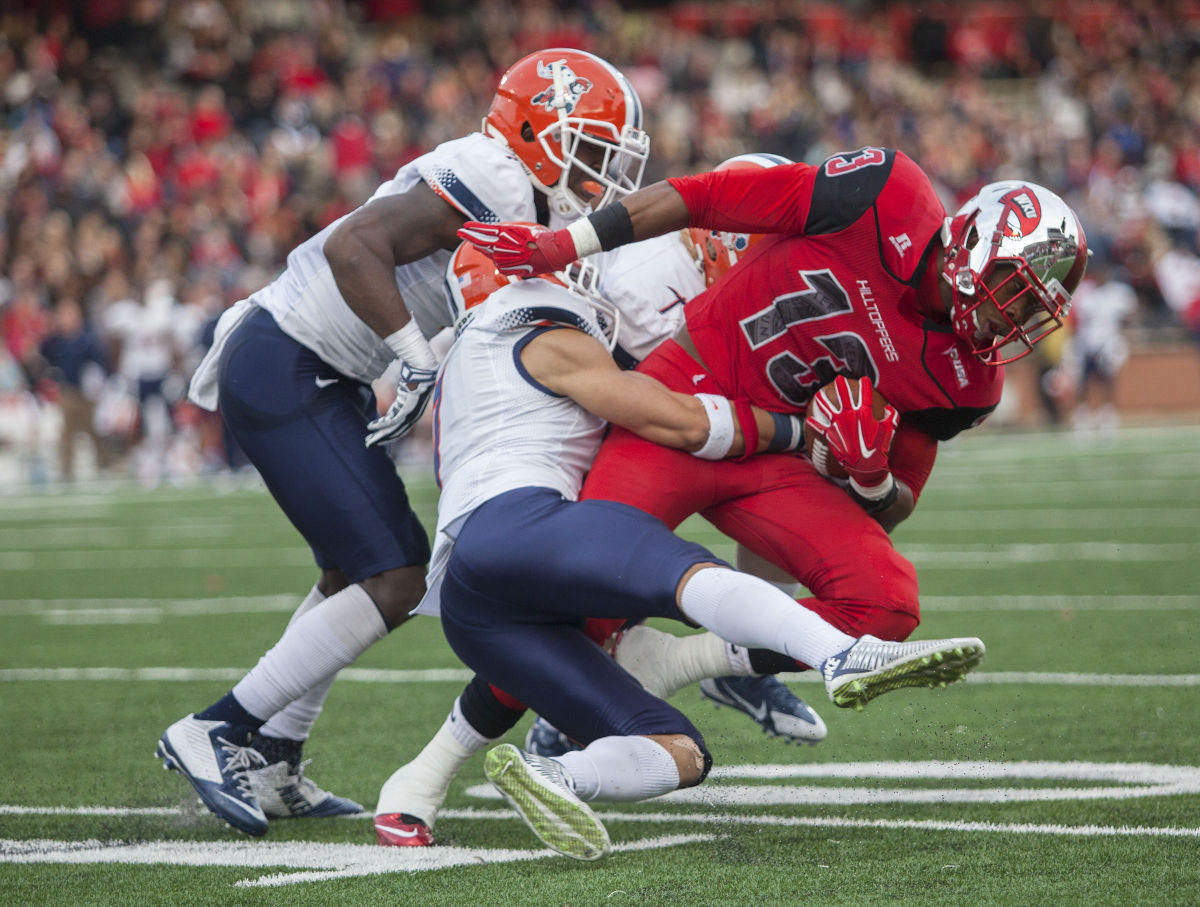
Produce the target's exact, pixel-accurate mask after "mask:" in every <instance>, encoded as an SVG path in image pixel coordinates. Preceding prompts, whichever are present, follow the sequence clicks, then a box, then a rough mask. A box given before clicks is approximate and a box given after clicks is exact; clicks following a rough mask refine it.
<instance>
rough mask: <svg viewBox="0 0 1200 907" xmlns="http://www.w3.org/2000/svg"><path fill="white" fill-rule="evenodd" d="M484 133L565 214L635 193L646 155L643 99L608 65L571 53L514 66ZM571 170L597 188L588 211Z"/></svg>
mask: <svg viewBox="0 0 1200 907" xmlns="http://www.w3.org/2000/svg"><path fill="white" fill-rule="evenodd" d="M483 132H484V133H485V134H486V135H490V136H492V137H493V138H496V139H499V140H500V141H502V142H504V143H505V144H506V145H508V147H509V148H511V149H512V151H513V153H514V154H515V155H516V156H517V158H518V159H520V161H521V163H522V164H524V165H525V169H526V170H527V171H528V172H529V179H530V181H531V182H532V183H533V186H534V188H535V189H537V190H538V191H540V192H542V193H543V194H544V195H545V196H546V198H547V200H548V201H549V202H550V205H551V209H552V210H553V211H555V212H556V213H557V214H560V215H563V216H566V217H571V216H581V215H583V214H586V213H588V211H589V210H591V208H597V209H598V208H601V207H603V206H604V205H607V204H609V203H610V202H612V201H613V200H615V199H616V198H618V197H621V196H624V195H628V194H629V193H630V192H632V191H633V190H635V189H637V188H638V186H640V185H641V182H642V172H643V170H644V169H645V166H646V158H647V157H648V156H649V154H650V139H649V137H648V136H647V135H646V133H645V132H643V131H642V102H641V100H640V99H639V98H638V96H637V92H636V91H634V90H633V86H632V85H631V84H630V83H629V80H628V79H626V78H625V76H624V75H623V74H622V73H621V71H620V70H618V69H617V68H616V67H615V66H613V65H612V64H611V63H608V62H606V61H605V60H602V59H600V58H599V57H597V56H594V55H592V54H589V53H587V52H586V51H582V50H573V49H570V48H560V47H554V48H549V49H547V50H542V51H538V52H537V53H535V54H530V55H529V56H527V57H524V58H523V59H521V60H518V61H517V62H516V63H514V64H513V65H512V67H511V68H509V70H508V72H506V73H505V74H504V76H503V78H501V79H500V85H499V86H498V87H497V88H496V96H495V98H494V99H493V100H492V106H491V109H490V110H488V112H487V116H485V117H484V118H483ZM573 170H575V171H576V172H577V174H578V175H581V176H582V177H583V178H584V180H586V181H589V182H591V183H594V184H596V188H597V189H598V191H597V192H596V193H595V196H596V197H595V198H593V199H591V200H590V207H589V202H585V201H584V200H583V199H581V198H580V197H579V195H577V194H576V193H575V192H574V191H573V190H572V189H571V188H569V186H568V181H569V179H570V177H571V175H572V171H573Z"/></svg>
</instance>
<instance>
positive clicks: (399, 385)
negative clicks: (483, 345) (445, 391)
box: [366, 362, 437, 447]
mask: <svg viewBox="0 0 1200 907" xmlns="http://www.w3.org/2000/svg"><path fill="white" fill-rule="evenodd" d="M436 386H437V369H432V368H413V367H412V366H410V365H409V364H408V363H407V362H406V363H404V364H402V365H401V366H400V375H399V377H398V378H397V379H396V399H395V400H393V401H392V405H391V406H389V407H388V411H387V412H386V413H384V414H383V415H382V416H380V417H379V418H378V419H376V420H374V421H373V422H369V423H368V424H367V431H368V432H369V434H368V435H367V439H366V443H367V447H374V446H375V445H376V444H386V443H387V442H388V441H395V440H397V439H399V438H403V437H404V436H405V435H407V434H408V433H409V432H410V431H412V430H413V426H415V425H416V424H417V423H418V422H419V421H421V415H422V414H423V413H424V412H425V407H426V406H428V405H429V398H430V397H432V396H433V389H434V387H436Z"/></svg>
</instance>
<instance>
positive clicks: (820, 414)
mask: <svg viewBox="0 0 1200 907" xmlns="http://www.w3.org/2000/svg"><path fill="white" fill-rule="evenodd" d="M833 389H834V393H833V394H832V395H831V396H832V397H833V399H832V400H830V399H829V398H828V397H827V396H826V394H824V393H818V394H816V395H815V396H814V397H813V407H812V410H811V412H810V414H809V416H808V418H807V419H806V420H805V425H806V426H808V428H809V429H810V430H811V431H814V432H816V433H818V434H820V435H822V436H823V437H824V438H825V442H826V443H827V444H828V445H829V451H830V453H832V454H833V456H834V458H835V459H837V461H838V462H839V463H841V464H842V466H843V467H845V469H846V472H847V473H848V474H849V476H850V478H851V479H852V480H853V481H855V482H856V483H857V484H858V485H859V486H860V487H862V488H877V487H879V485H880V484H882V483H883V482H886V481H887V480H888V476H889V475H890V474H891V470H890V469H889V467H888V452H889V451H890V450H891V447H892V438H893V437H894V436H895V434H896V426H897V425H899V423H900V415H899V413H897V412H896V410H895V408H894V407H892V406H891V405H890V404H888V405H885V406H884V408H883V415H882V416H881V417H880V418H878V419H877V418H876V417H875V413H874V411H873V408H874V389H873V388H872V386H871V379H870V378H860V379H859V380H858V386H857V388H855V387H852V386H851V385H850V382H849V381H847V380H846V378H845V377H843V376H842V375H838V377H837V378H836V379H835V380H834V383H833ZM856 391H857V393H856Z"/></svg>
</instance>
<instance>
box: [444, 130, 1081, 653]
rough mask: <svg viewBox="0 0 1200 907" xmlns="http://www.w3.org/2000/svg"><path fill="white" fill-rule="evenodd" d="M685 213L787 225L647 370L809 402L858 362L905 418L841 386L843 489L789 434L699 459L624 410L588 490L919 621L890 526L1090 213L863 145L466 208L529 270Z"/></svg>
mask: <svg viewBox="0 0 1200 907" xmlns="http://www.w3.org/2000/svg"><path fill="white" fill-rule="evenodd" d="M688 225H691V226H699V227H706V228H710V229H718V230H729V231H738V232H746V233H777V234H780V235H778V236H775V237H773V238H771V239H769V240H766V241H764V242H762V243H760V244H759V245H758V246H757V247H755V248H754V249H753V250H752V251H751V252H750V253H749V254H747V255H746V256H745V257H744V258H743V259H742V260H741V261H740V262H739V263H738V264H737V265H736V266H734V267H733V268H732V269H731V270H730V271H729V272H728V274H726V275H725V277H724V278H723V279H722V280H720V281H719V282H718V283H716V284H715V285H714V286H713V287H712V288H710V289H709V290H708V291H707V292H706V293H705V294H703V295H701V296H700V297H698V298H696V299H695V300H693V301H692V302H690V303H689V304H688V306H687V308H686V310H685V323H684V326H683V327H682V328H681V329H680V331H679V333H678V334H677V335H676V336H675V338H674V341H668V342H666V343H664V344H662V345H661V346H660V347H659V348H658V349H657V350H656V351H655V352H654V353H653V354H651V355H650V356H649V357H647V358H646V360H644V361H643V362H642V364H641V365H640V366H639V368H640V369H641V370H642V371H644V372H646V373H647V374H650V375H653V376H654V377H656V378H658V379H659V380H660V381H662V382H663V383H664V384H666V385H667V386H668V387H670V388H672V389H675V390H681V389H688V390H690V391H693V392H695V391H701V392H710V393H720V394H724V395H726V396H728V397H729V398H730V399H731V400H734V401H737V402H738V403H739V404H741V405H742V406H745V405H746V404H751V403H752V404H755V405H757V406H759V407H762V408H763V409H767V410H771V411H776V412H780V413H800V412H804V411H805V409H806V407H807V405H808V402H809V400H810V399H811V398H812V395H813V393H814V392H815V391H816V390H817V389H818V388H820V387H822V386H824V385H826V384H829V383H830V382H831V381H833V380H834V379H835V378H836V377H837V376H839V375H842V376H846V377H853V378H860V379H865V382H869V384H870V385H871V386H872V387H873V388H876V389H878V392H879V393H880V394H882V395H883V396H884V397H885V398H886V400H887V401H888V402H889V403H890V404H891V407H893V408H894V409H895V410H896V411H897V412H898V413H899V417H900V418H899V422H898V425H897V424H895V423H894V422H893V421H892V420H891V419H890V418H887V417H885V419H884V420H882V421H881V420H877V419H876V418H875V416H874V414H873V413H872V406H871V400H870V395H869V394H867V393H864V394H863V395H862V397H861V398H860V399H859V400H857V401H855V400H852V399H846V400H844V401H842V402H843V406H842V413H841V414H840V416H839V419H840V420H841V422H842V424H841V425H840V426H839V427H840V428H841V429H842V430H841V431H840V432H837V433H831V435H830V438H831V442H832V438H833V436H835V435H836V437H838V438H842V439H846V440H847V443H844V444H840V445H839V444H833V443H831V449H832V452H833V454H834V456H836V457H837V459H838V460H839V462H840V463H841V464H842V465H843V466H844V467H845V469H846V471H847V473H848V475H849V479H848V482H846V483H845V486H846V487H845V490H843V488H840V487H838V486H837V485H835V484H833V483H831V482H830V481H829V480H827V479H825V478H823V477H822V476H820V475H819V474H818V473H817V471H816V470H815V468H814V467H813V466H812V464H811V463H810V462H808V461H807V460H805V459H802V458H798V457H795V456H789V455H781V454H774V455H766V456H759V457H755V458H753V459H750V460H745V461H741V462H739V461H728V462H723V463H700V462H686V461H687V460H689V459H691V460H693V461H694V460H695V458H688V457H687V456H686V455H679V454H677V453H675V452H673V451H668V450H665V449H663V448H660V447H658V446H656V445H654V444H650V443H647V442H644V441H641V440H639V439H637V438H635V437H632V436H630V435H629V434H628V433H627V432H623V431H621V430H619V429H613V430H612V431H611V432H610V433H609V435H608V437H607V439H606V440H605V442H604V444H603V445H602V447H601V449H600V453H599V455H598V457H597V459H596V461H595V464H594V465H593V467H592V470H591V472H590V473H589V475H588V479H587V482H586V484H585V485H584V489H583V497H584V498H593V499H597V498H598V499H605V500H612V501H619V502H622V503H625V504H629V505H632V506H634V507H637V508H639V509H641V510H644V511H647V512H649V513H651V514H654V515H655V516H658V517H659V518H660V519H662V520H663V521H664V522H665V523H666V524H667V525H668V526H671V527H675V526H677V525H678V524H679V523H680V522H681V521H682V520H683V519H684V518H685V517H687V516H689V515H691V514H693V513H700V514H702V515H703V516H704V517H705V518H706V519H708V520H709V521H710V522H712V523H713V525H715V526H716V527H717V528H719V529H721V530H722V531H723V532H724V533H725V534H727V535H729V536H730V537H731V538H733V539H735V540H737V541H738V542H740V543H742V544H743V545H745V546H746V547H748V548H749V549H751V550H752V551H753V552H755V553H756V554H757V555H759V556H760V557H762V558H765V559H766V560H767V561H769V562H770V563H772V564H774V565H775V566H776V567H778V568H780V569H782V570H784V571H786V572H787V573H788V574H789V575H791V576H793V577H795V578H796V579H798V580H800V581H801V582H802V583H803V584H804V585H805V586H806V587H807V588H808V589H809V591H810V592H811V593H812V595H811V597H809V598H806V599H802V600H801V603H802V604H804V605H805V606H806V607H809V608H811V609H812V610H814V611H816V612H817V613H819V614H820V615H821V616H822V617H824V618H825V619H826V620H828V621H829V622H830V623H831V624H833V625H834V626H836V627H838V628H839V629H841V630H843V631H845V632H848V633H853V634H861V633H870V634H872V635H874V636H878V637H881V638H885V639H904V638H906V637H907V636H908V635H909V634H910V633H911V632H912V631H913V630H914V629H915V628H916V626H917V624H918V622H919V609H918V599H917V578H916V572H915V570H914V568H913V566H912V564H910V563H909V562H908V561H907V560H906V559H905V558H904V557H902V556H901V555H900V554H899V553H898V552H897V551H896V550H895V548H893V546H892V544H891V541H890V539H889V538H888V534H887V533H888V531H890V530H891V529H892V528H893V527H894V526H895V525H896V524H898V523H899V522H900V521H901V520H903V519H905V518H906V517H907V516H908V515H909V514H911V513H912V510H913V507H914V506H915V504H916V501H917V498H918V497H919V495H920V493H921V490H922V488H923V487H924V485H925V481H926V480H927V478H928V476H929V473H930V470H931V469H932V467H933V463H934V459H935V456H936V451H937V444H938V442H939V441H944V440H948V439H949V438H952V437H954V436H955V435H956V434H958V433H959V432H961V431H962V430H964V429H967V428H970V427H972V426H974V425H977V424H978V423H979V422H981V421H982V420H983V419H984V418H986V416H987V415H988V414H989V413H990V412H991V411H992V410H993V409H994V408H995V407H996V405H997V403H998V402H999V400H1000V391H1001V387H1002V384H1003V369H1001V368H997V367H996V366H1000V365H1003V364H1005V363H1007V362H1011V361H1013V360H1014V359H1016V358H1019V357H1020V356H1022V355H1024V354H1025V353H1027V352H1029V351H1030V350H1031V349H1032V346H1033V345H1034V344H1035V343H1037V341H1038V340H1040V339H1041V338H1042V337H1043V336H1045V335H1046V334H1047V333H1049V332H1050V331H1052V330H1054V329H1056V328H1058V327H1059V326H1060V325H1061V324H1062V321H1063V319H1064V318H1065V316H1066V312H1067V309H1068V306H1069V304H1070V297H1071V293H1072V292H1073V291H1074V290H1075V288H1076V287H1077V286H1078V285H1079V281H1080V280H1081V279H1082V277H1083V272H1084V269H1085V267H1086V263H1087V243H1086V239H1085V237H1084V233H1083V229H1082V227H1081V226H1080V224H1079V220H1078V218H1077V217H1076V215H1075V213H1074V212H1073V211H1072V210H1071V209H1070V208H1069V207H1068V206H1067V205H1066V204H1065V203H1064V202H1063V201H1062V199H1060V198H1059V197H1058V196H1057V195H1055V194H1054V193H1053V192H1050V191H1049V190H1048V189H1045V188H1043V187H1041V186H1037V185H1034V184H1032V183H1028V182H1020V181H1010V182H1003V183H993V184H990V185H988V186H985V187H984V188H983V189H982V190H980V192H979V193H978V194H977V195H975V196H974V197H973V198H971V199H970V200H969V201H968V202H967V203H966V204H965V205H963V206H962V208H960V209H959V211H958V212H957V213H955V214H954V215H953V216H952V217H947V216H946V213H945V210H944V209H943V207H942V204H941V202H940V201H939V200H938V198H937V195H936V194H935V192H934V189H933V186H932V185H931V183H930V181H929V179H928V177H927V176H926V175H925V173H924V172H923V171H922V170H921V169H920V168H919V167H918V166H917V165H916V164H915V163H914V162H913V161H912V160H911V159H909V158H908V157H907V156H906V155H904V154H903V153H901V152H898V151H893V150H889V149H884V148H871V147H868V148H862V149H859V150H857V151H852V152H846V153H841V154H836V155H834V156H833V157H831V158H829V159H828V160H826V161H824V162H823V163H821V164H819V165H817V166H810V165H806V164H793V165H789V166H780V167H775V168H772V169H769V170H758V171H751V170H742V171H736V170H735V171H724V172H719V173H718V172H713V173H707V174H699V175H696V176H688V177H681V178H672V179H668V180H666V181H664V182H661V183H656V184H654V185H653V186H650V187H647V188H646V189H644V190H641V191H639V192H636V193H634V194H632V195H630V196H628V197H626V198H625V199H624V200H623V201H621V202H620V203H618V204H615V205H611V206H609V207H608V208H605V209H602V210H601V211H598V212H597V213H595V214H593V215H590V216H589V217H588V218H585V219H583V220H581V221H577V222H576V224H575V225H573V226H572V227H569V228H567V229H565V230H558V231H547V232H541V233H536V234H534V233H532V232H528V231H522V230H520V229H519V228H518V229H513V228H511V227H510V226H509V225H506V224H500V225H482V224H467V225H466V226H465V227H464V229H463V230H462V231H460V235H461V236H463V237H464V238H465V239H468V240H471V241H473V242H475V243H476V245H477V246H478V247H479V248H481V249H483V250H484V251H486V252H488V253H489V254H491V255H492V257H493V258H494V260H495V261H496V263H497V265H498V266H500V268H501V270H504V271H506V272H508V273H514V274H532V273H540V272H542V271H544V270H548V269H552V268H557V267H561V266H563V264H565V263H567V262H569V261H572V260H574V259H575V258H577V257H579V256H580V255H586V254H590V253H592V252H595V251H600V250H603V249H609V248H613V247H615V246H617V245H622V244H624V243H627V242H633V241H636V240H640V239H645V238H647V237H649V236H654V235H657V234H659V233H661V232H665V231H668V230H672V229H677V228H680V227H683V226H688ZM840 384H842V385H844V384H845V382H841V383H840ZM856 404H857V405H856ZM822 428H823V426H822V425H821V424H820V423H819V421H817V420H810V421H809V422H808V425H807V430H817V431H820V430H822ZM893 431H894V436H893ZM847 492H849V493H847Z"/></svg>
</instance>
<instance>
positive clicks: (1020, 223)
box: [1000, 186, 1042, 239]
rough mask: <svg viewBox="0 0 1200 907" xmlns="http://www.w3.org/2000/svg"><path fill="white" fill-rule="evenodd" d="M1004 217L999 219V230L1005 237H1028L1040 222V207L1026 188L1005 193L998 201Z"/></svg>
mask: <svg viewBox="0 0 1200 907" xmlns="http://www.w3.org/2000/svg"><path fill="white" fill-rule="evenodd" d="M1000 205H1001V207H1003V209H1004V216H1003V217H1002V218H1001V219H1000V230H1001V232H1002V233H1003V234H1004V235H1005V236H1011V237H1013V238H1016V239H1019V238H1020V237H1022V236H1028V235H1029V234H1031V233H1032V232H1033V231H1034V230H1036V229H1037V227H1038V224H1040V223H1041V222H1042V206H1041V205H1040V204H1039V203H1038V200H1037V196H1036V195H1034V194H1033V191H1032V190H1031V189H1029V188H1028V187H1027V186H1021V187H1019V188H1017V189H1013V190H1012V191H1011V192H1008V193H1005V194H1004V195H1003V196H1002V197H1001V199H1000Z"/></svg>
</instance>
